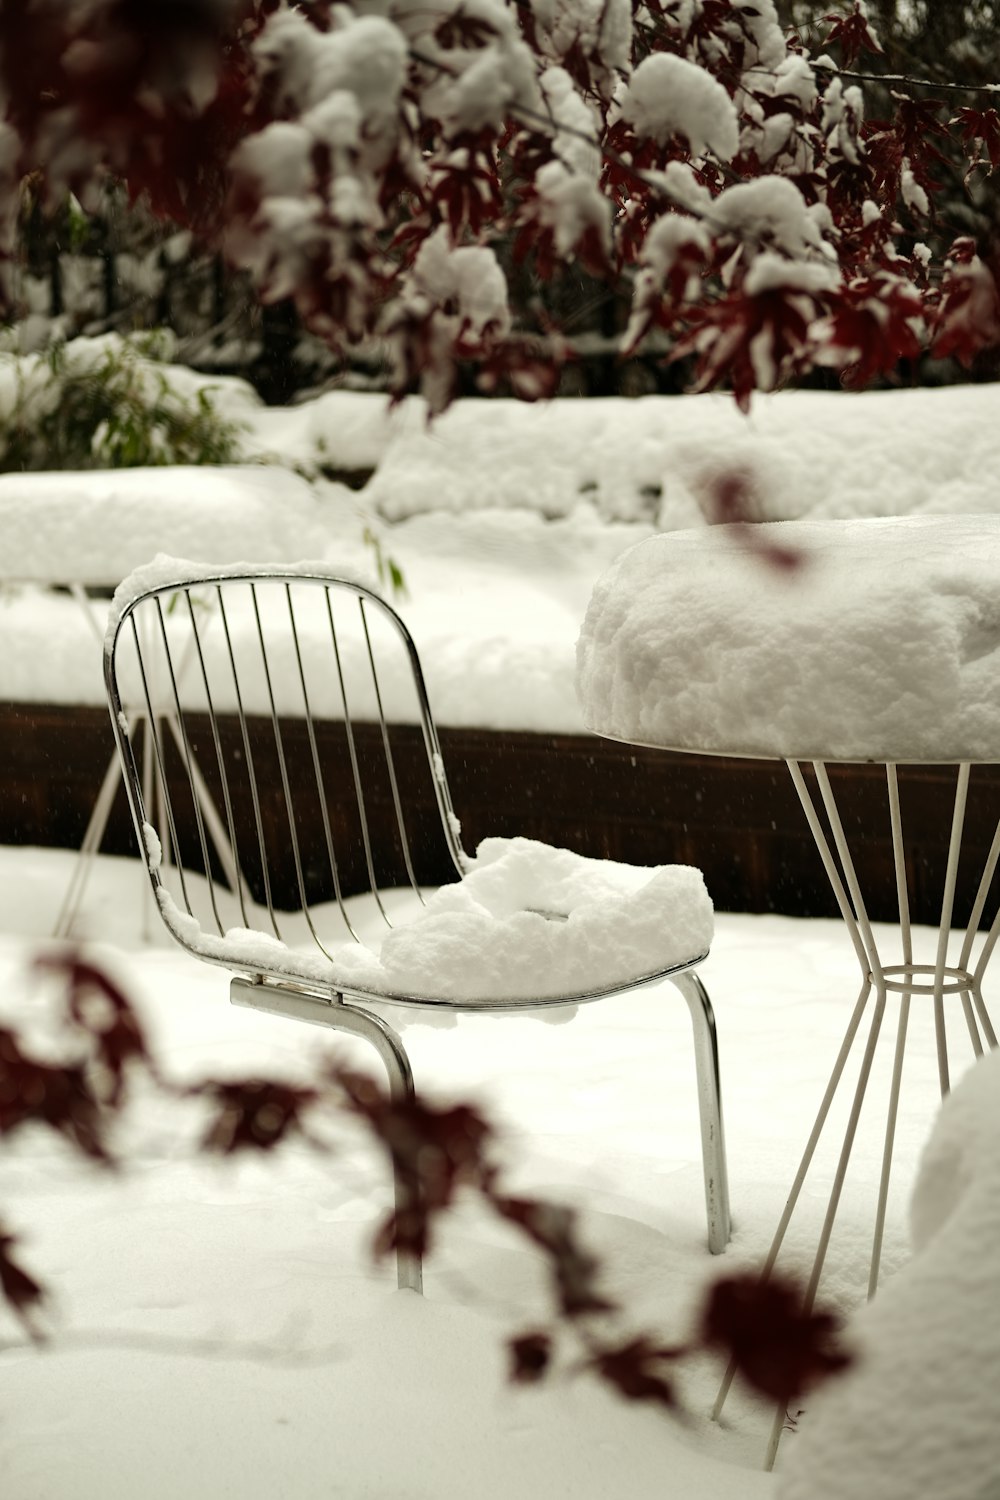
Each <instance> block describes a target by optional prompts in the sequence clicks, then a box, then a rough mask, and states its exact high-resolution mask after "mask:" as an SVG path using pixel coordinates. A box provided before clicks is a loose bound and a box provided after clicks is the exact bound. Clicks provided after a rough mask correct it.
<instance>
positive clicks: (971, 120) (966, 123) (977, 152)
mask: <svg viewBox="0 0 1000 1500" xmlns="http://www.w3.org/2000/svg"><path fill="white" fill-rule="evenodd" d="M949 123H950V124H952V125H957V126H958V127H959V134H960V135H961V137H962V140H963V141H964V142H965V147H966V154H967V155H968V157H969V170H968V171H967V172H966V174H965V180H966V182H968V180H969V178H970V177H971V176H972V173H973V172H974V171H975V170H976V168H977V167H979V166H985V165H987V164H988V165H989V170H990V172H991V173H992V172H995V171H996V169H997V167H1000V113H998V112H997V111H996V110H995V109H970V108H969V107H968V106H964V107H963V108H961V109H960V110H959V111H958V114H957V115H956V116H955V118H954V119H953V120H951V121H950V122H949Z"/></svg>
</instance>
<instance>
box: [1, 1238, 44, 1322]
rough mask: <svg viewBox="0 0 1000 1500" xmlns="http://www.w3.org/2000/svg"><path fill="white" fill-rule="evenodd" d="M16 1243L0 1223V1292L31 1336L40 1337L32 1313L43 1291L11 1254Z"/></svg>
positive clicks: (40, 1300) (41, 1301)
mask: <svg viewBox="0 0 1000 1500" xmlns="http://www.w3.org/2000/svg"><path fill="white" fill-rule="evenodd" d="M16 1244H17V1238H16V1236H15V1235H12V1234H7V1233H6V1232H5V1231H4V1228H3V1225H2V1224H0V1294H2V1296H3V1298H4V1301H5V1302H6V1303H7V1306H8V1307H10V1308H11V1310H12V1311H13V1312H14V1314H15V1315H16V1316H17V1317H18V1318H20V1320H21V1322H22V1323H23V1325H24V1327H25V1328H26V1329H27V1330H28V1332H29V1333H30V1334H31V1336H32V1338H35V1339H38V1338H40V1337H41V1332H40V1330H39V1328H38V1325H37V1323H36V1322H35V1318H34V1313H35V1311H36V1310H37V1309H38V1308H40V1307H41V1306H42V1304H43V1303H44V1301H45V1291H44V1289H43V1287H42V1286H41V1285H40V1283H39V1282H37V1281H36V1280H35V1278H34V1277H33V1276H30V1275H29V1274H28V1272H27V1271H25V1270H24V1269H23V1268H22V1267H21V1266H19V1265H18V1263H17V1261H16V1260H15V1259H14V1258H13V1256H12V1255H11V1253H10V1252H11V1250H12V1249H13V1247H14V1246H15V1245H16Z"/></svg>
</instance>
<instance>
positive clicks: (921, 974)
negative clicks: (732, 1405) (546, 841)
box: [713, 760, 1000, 1469]
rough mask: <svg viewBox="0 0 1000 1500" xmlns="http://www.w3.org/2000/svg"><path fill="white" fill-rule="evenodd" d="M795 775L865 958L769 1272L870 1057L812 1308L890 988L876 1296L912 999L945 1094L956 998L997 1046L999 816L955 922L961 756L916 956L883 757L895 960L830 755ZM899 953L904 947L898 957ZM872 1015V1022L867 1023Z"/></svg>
mask: <svg viewBox="0 0 1000 1500" xmlns="http://www.w3.org/2000/svg"><path fill="white" fill-rule="evenodd" d="M787 765H788V769H789V771H790V773H791V777H792V781H793V784H794V786H795V789H796V791H797V793H798V795H799V799H800V801H801V803H802V808H803V811H804V812H805V815H806V819H807V822H808V824H809V828H810V831H811V833H812V836H813V838H814V840H815V843H816V847H817V849H818V851H819V855H820V858H821V859H822V861H823V867H824V869H825V871H826V875H827V878H828V880H829V882H830V886H831V888H832V890H833V893H834V896H835V898H836V902H837V906H838V908H839V911H840V914H841V916H842V918H843V920H844V923H845V925H846V928H847V931H848V934H849V936H850V939H851V942H852V943H853V946H854V950H855V953H856V955H857V958H858V962H859V964H860V967H861V976H862V978H861V989H860V992H859V994H858V998H857V1000H856V1002H855V1005H854V1009H853V1011H852V1012H851V1016H850V1020H849V1022H848V1025H847V1030H846V1032H845V1034H844V1040H843V1042H842V1044H841V1047H840V1051H839V1052H838V1054H837V1058H836V1061H835V1063H834V1066H833V1072H832V1073H831V1075H830V1080H829V1083H828V1084H827V1087H826V1090H825V1092H824V1094H823V1098H822V1101H821V1103H820V1107H819V1110H818V1113H817V1115H816V1119H815V1123H814V1124H813V1127H812V1131H811V1133H810V1135H809V1138H808V1141H807V1142H806V1147H805V1150H804V1152H803V1154H802V1160H801V1161H800V1163H799V1167H798V1171H797V1172H796V1174H795V1178H794V1181H793V1183H792V1187H791V1190H790V1192H789V1195H788V1200H787V1202H786V1204H785V1208H784V1211H783V1213H782V1215H781V1219H780V1221H779V1223H778V1227H777V1229H776V1230H775V1234H774V1238H773V1240H772V1242H771V1247H770V1250H769V1251H768V1254H767V1257H766V1259H765V1261H764V1264H763V1267H762V1270H761V1276H762V1278H765V1279H766V1278H767V1277H768V1276H769V1275H770V1274H771V1271H772V1270H773V1268H774V1266H775V1263H776V1261H777V1258H778V1255H779V1252H780V1250H781V1247H782V1243H783V1241H784V1239H785V1235H786V1232H787V1230H788V1227H789V1223H790V1221H791V1218H792V1215H793V1213H794V1211H795V1207H796V1204H797V1203H798V1201H799V1197H800V1194H801V1192H802V1188H803V1185H804V1183H805V1181H806V1177H807V1175H808V1173H809V1169H810V1166H811V1164H812V1161H813V1157H814V1154H815V1152H816V1148H817V1145H818V1143H819V1140H820V1136H821V1135H822V1132H823V1129H824V1127H825V1125H826V1123H827V1117H828V1115H829V1113H830V1109H831V1106H832V1104H833V1101H834V1097H835V1095H836V1094H837V1091H838V1089H839V1087H840V1084H841V1080H842V1077H843V1074H844V1069H845V1067H846V1064H847V1061H848V1058H849V1057H850V1055H851V1053H852V1051H853V1050H854V1049H855V1047H856V1046H860V1048H861V1061H860V1067H859V1071H858V1076H857V1082H856V1084H855V1089H854V1095H853V1098H852V1099H851V1100H850V1105H849V1111H848V1117H847V1124H846V1128H845V1131H844V1138H843V1144H842V1145H841V1148H840V1154H839V1157H838V1160H837V1166H836V1171H835V1174H834V1178H833V1186H832V1189H831V1192H830V1198H829V1202H828V1204H827V1208H826V1213H825V1216H824V1220H823V1226H822V1230H821V1232H820V1237H819V1243H818V1245H817V1248H816V1253H815V1257H814V1259H813V1265H812V1270H811V1273H810V1276H809V1281H808V1284H807V1286H806V1290H805V1310H807V1311H808V1310H809V1308H811V1307H812V1305H813V1303H814V1301H815V1298H816V1293H817V1290H818V1288H819V1283H820V1279H821V1277H822V1274H823V1267H824V1263H825V1261H826V1256H827V1250H828V1248H829V1244H830V1237H831V1234H832V1232H833V1227H834V1223H835V1220H836V1217H837V1210H838V1208H839V1206H840V1200H841V1195H842V1192H843V1187H844V1182H845V1179H846V1176H847V1170H848V1165H849V1162H850V1157H851V1152H852V1149H853V1146H854V1142H855V1135H856V1132H857V1127H858V1121H859V1119H860V1116H861V1110H862V1105H863V1104H864V1101H865V1095H866V1093H867V1091H868V1087H869V1083H870V1080H871V1074H872V1064H873V1062H874V1059H875V1054H876V1049H877V1047H878V1043H879V1040H880V1037H881V1035H882V1031H883V1020H884V1018H885V1011H886V1005H887V1002H888V1000H889V997H890V996H898V998H899V1008H898V1014H897V1018H896V1037H895V1050H894V1054H893V1064H892V1074H891V1081H890V1086H889V1097H888V1101H887V1107H886V1121H885V1134H884V1140H883V1145H882V1168H881V1175H880V1180H879V1191H878V1200H877V1203H876V1209H875V1222H874V1227H873V1234H872V1253H871V1262H870V1268H869V1276H868V1296H869V1297H872V1296H873V1295H874V1293H875V1290H876V1288H877V1286H878V1278H879V1267H880V1263H881V1257H882V1241H883V1234H884V1229H885V1215H886V1204H887V1201H888V1194H889V1180H890V1175H891V1170H892V1157H893V1146H894V1143H895V1134H896V1123H897V1116H898V1110H899V1097H900V1085H901V1082H902V1076H903V1060H904V1054H905V1050H906V1038H907V1029H908V1025H909V1020H910V1007H911V1001H912V1000H913V998H914V997H919V996H926V997H929V998H930V1000H931V1005H932V1008H933V1018H934V1033H935V1041H936V1051H937V1071H938V1080H939V1085H940V1093H941V1097H942V1098H943V1097H944V1095H945V1094H947V1093H948V1091H949V1088H950V1083H951V1064H950V1061H949V1055H948V1034H947V1026H946V1009H947V1007H948V1006H951V1005H954V1004H957V1005H959V1006H960V1008H961V1012H962V1015H963V1017H964V1021H965V1029H966V1030H967V1032H968V1040H969V1043H970V1045H971V1048H972V1052H973V1054H974V1055H975V1056H976V1057H980V1056H982V1054H983V1052H984V1051H985V1050H986V1049H987V1048H993V1047H996V1045H997V1036H996V1032H995V1030H994V1027H993V1024H992V1022H991V1020H990V1017H989V1013H988V1011H987V1009H986V1005H985V1002H984V1000H983V994H982V983H983V978H984V976H985V973H986V968H987V966H988V964H989V961H990V958H991V956H992V954H993V950H994V948H995V946H996V943H997V939H998V937H1000V909H998V911H997V914H996V915H995V916H994V918H993V921H992V925H991V926H990V927H989V928H988V929H986V930H985V931H981V930H980V924H981V923H982V920H983V915H984V912H985V911H986V906H987V901H988V899H989V894H990V887H991V885H992V882H993V877H994V875H995V873H996V869H997V864H998V862H1000V821H998V823H997V828H996V832H995V833H994V836H993V842H992V844H991V847H990V849H989V852H988V854H987V856H986V861H985V864H984V867H983V870H982V872H981V873H980V874H979V878H978V886H977V889H976V894H975V897H974V899H973V902H972V909H971V912H970V914H969V918H968V921H967V923H966V925H965V928H964V930H961V931H959V932H954V933H953V931H952V921H953V917H954V910H955V893H956V883H957V879H958V873H959V864H960V859H961V854H962V845H963V835H964V831H965V828H966V822H967V811H968V804H969V784H970V773H971V766H970V764H969V763H968V762H963V763H961V764H959V765H958V767H957V771H956V782H955V798H954V806H953V810H952V818H951V832H950V838H949V843H948V857H947V862H946V867H945V877H944V889H943V893H942V898H941V915H940V921H939V924H938V929H937V937H936V943H935V957H934V962H933V963H918V962H915V961H914V944H913V932H912V926H911V921H910V892H909V882H908V877H907V858H906V856H907V842H906V838H905V834H904V827H903V817H902V812H901V809H900V797H899V779H898V772H897V767H896V765H895V764H894V763H893V762H886V763H884V769H885V778H886V796H887V801H888V813H889V826H890V830H891V837H892V856H893V865H894V870H895V884H896V899H897V903H898V916H899V923H898V926H899V955H898V961H892V962H886V961H885V959H884V957H883V955H882V953H881V952H880V951H879V946H878V943H877V942H876V938H875V934H874V931H873V928H872V923H871V922H870V921H869V918H868V913H867V910H866V906H865V900H864V896H863V893H862V890H861V885H860V882H859V879H858V874H857V870H856V866H855V863H854V859H853V858H852V855H851V848H850V843H849V840H848V837H847V833H846V831H845V822H844V819H843V817H842V816H841V811H840V808H839V807H838V804H837V799H836V796H835V794H834V789H833V786H832V785H831V781H830V775H829V771H828V768H827V764H826V763H825V762H824V761H813V762H812V769H813V772H814V775H815V788H816V790H815V792H814V791H813V790H811V789H810V786H809V783H808V781H807V779H806V776H805V774H804V771H803V763H802V762H800V761H797V760H789V761H788V762H787ZM857 828H858V837H859V838H861V839H863V838H864V837H865V836H866V835H867V836H870V835H871V833H872V829H871V828H870V827H869V826H868V825H867V824H865V823H864V822H860V823H859V824H858V825H857ZM894 957H895V956H894ZM866 1019H867V1031H866V1030H865V1028H864V1026H863V1022H865V1020H866ZM733 1375H734V1368H733V1367H732V1366H730V1368H729V1369H728V1370H727V1372H726V1375H725V1378H724V1380H723V1382H722V1386H721V1388H720V1390H719V1394H718V1397H717V1399H716V1403H715V1408H714V1412H713V1415H714V1416H715V1417H718V1416H719V1415H720V1414H721V1411H722V1408H723V1405H724V1403H725V1400H726V1397H727V1396H728V1394H729V1389H730V1386H731V1384H732V1380H733ZM784 1420H785V1412H784V1409H783V1408H782V1409H781V1410H779V1411H778V1412H777V1413H776V1415H775V1419H774V1424H773V1427H772V1431H771V1436H770V1441H769V1444H768V1449H767V1458H766V1467H767V1468H768V1469H770V1468H771V1467H773V1464H774V1459H775V1455H776V1453H777V1448H778V1443H779V1441H780V1438H781V1432H782V1427H783V1424H784Z"/></svg>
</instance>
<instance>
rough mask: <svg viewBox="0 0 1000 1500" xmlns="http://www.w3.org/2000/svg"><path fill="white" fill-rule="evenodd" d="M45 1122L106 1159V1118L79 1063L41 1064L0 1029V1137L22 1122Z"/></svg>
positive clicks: (85, 1150)
mask: <svg viewBox="0 0 1000 1500" xmlns="http://www.w3.org/2000/svg"><path fill="white" fill-rule="evenodd" d="M32 1123H40V1124H43V1125H48V1126H49V1127H50V1128H51V1129H52V1130H54V1131H56V1132H57V1134H59V1135H61V1136H63V1137H64V1138H65V1139H66V1140H67V1141H69V1142H70V1144H71V1145H73V1146H76V1147H77V1149H78V1150H80V1151H82V1152H83V1153H84V1154H85V1155H86V1156H90V1157H93V1158H94V1159H95V1160H98V1161H105V1162H107V1161H110V1152H109V1150H108V1148H107V1144H106V1142H105V1138H104V1135H105V1131H104V1126H105V1121H104V1116H103V1112H102V1109H101V1105H100V1103H99V1101H98V1099H97V1097H96V1096H95V1093H94V1090H93V1088H92V1087H91V1083H90V1079H89V1077H88V1072H87V1068H86V1066H85V1065H84V1064H83V1063H67V1064H59V1063H45V1062H39V1061H37V1060H36V1059H35V1058H33V1057H30V1056H29V1055H28V1054H27V1053H25V1052H24V1051H23V1050H22V1048H21V1045H20V1042H19V1039H18V1037H17V1035H16V1034H15V1033H14V1032H13V1031H10V1030H8V1029H7V1028H6V1027H0V1136H10V1135H13V1133H14V1132H15V1131H16V1130H19V1129H20V1128H21V1127H22V1126H23V1125H29V1124H32Z"/></svg>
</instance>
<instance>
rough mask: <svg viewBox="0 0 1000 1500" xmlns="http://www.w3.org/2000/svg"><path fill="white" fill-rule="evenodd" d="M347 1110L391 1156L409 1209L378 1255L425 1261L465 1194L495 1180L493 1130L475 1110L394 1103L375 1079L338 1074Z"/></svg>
mask: <svg viewBox="0 0 1000 1500" xmlns="http://www.w3.org/2000/svg"><path fill="white" fill-rule="evenodd" d="M332 1077H333V1079H334V1080H335V1081H336V1082H337V1084H339V1086H340V1087H341V1088H342V1089H343V1091H344V1097H345V1100H346V1103H347V1107H348V1109H349V1110H350V1111H351V1112H352V1113H353V1114H355V1115H357V1116H359V1117H360V1118H361V1119H362V1120H364V1121H365V1122H366V1124H367V1125H368V1126H369V1128H370V1129H371V1131H372V1133H373V1135H374V1136H375V1137H376V1139H377V1140H378V1141H379V1143H380V1144H381V1145H382V1146H383V1147H384V1148H385V1150H386V1151H387V1152H388V1153H389V1157H390V1160H391V1162H392V1165H393V1171H394V1174H395V1176H396V1178H397V1180H398V1181H400V1182H401V1183H402V1184H403V1187H404V1191H405V1197H406V1202H405V1203H403V1204H399V1203H397V1205H396V1207H395V1209H394V1210H393V1212H392V1213H391V1214H390V1215H389V1218H388V1219H387V1220H386V1222H385V1224H384V1225H383V1226H382V1229H381V1230H380V1231H379V1235H378V1239H377V1242H376V1251H377V1253H378V1254H379V1255H384V1254H386V1253H387V1252H388V1251H389V1250H394V1249H397V1248H402V1249H405V1250H410V1251H413V1252H415V1253H418V1254H423V1253H424V1252H425V1251H426V1249H427V1248H428V1246H429V1245H430V1243H431V1236H432V1232H433V1226H434V1222H435V1219H436V1217H437V1215H439V1214H440V1213H442V1212H443V1211H444V1210H445V1209H447V1208H449V1207H450V1206H451V1205H452V1204H453V1203H454V1201H455V1196H456V1194H457V1192H458V1190H459V1188H461V1187H464V1186H481V1185H483V1184H484V1183H485V1182H486V1181H487V1180H488V1178H489V1177H490V1174H491V1168H490V1167H489V1164H488V1161H487V1157H486V1150H487V1147H488V1145H489V1143H490V1141H491V1139H492V1134H493V1132H492V1129H491V1127H490V1125H489V1123H488V1122H487V1121H486V1120H485V1119H484V1118H483V1116H482V1115H481V1114H480V1113H479V1111H478V1110H477V1109H475V1108H473V1107H472V1106H471V1105H468V1104H456V1105H446V1106H444V1107H442V1108H438V1107H437V1106H435V1105H432V1104H428V1103H427V1102H426V1101H425V1100H423V1099H419V1098H412V1099H393V1098H391V1097H390V1096H389V1094H387V1093H386V1091H385V1090H384V1089H381V1088H379V1086H378V1085H377V1084H376V1083H374V1082H373V1081H372V1080H371V1079H370V1078H366V1077H364V1076H362V1075H361V1074H357V1073H349V1072H343V1071H341V1070H336V1071H335V1072H334V1074H333V1075H332Z"/></svg>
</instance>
